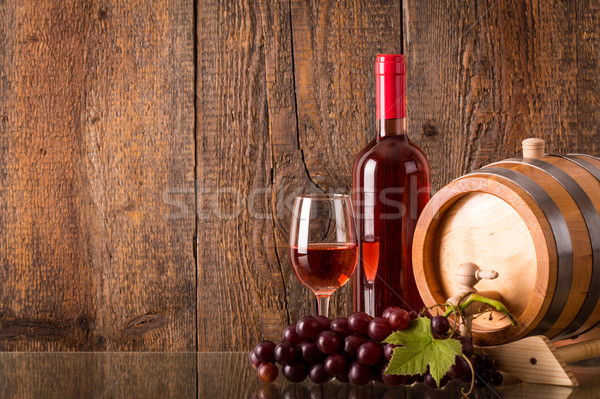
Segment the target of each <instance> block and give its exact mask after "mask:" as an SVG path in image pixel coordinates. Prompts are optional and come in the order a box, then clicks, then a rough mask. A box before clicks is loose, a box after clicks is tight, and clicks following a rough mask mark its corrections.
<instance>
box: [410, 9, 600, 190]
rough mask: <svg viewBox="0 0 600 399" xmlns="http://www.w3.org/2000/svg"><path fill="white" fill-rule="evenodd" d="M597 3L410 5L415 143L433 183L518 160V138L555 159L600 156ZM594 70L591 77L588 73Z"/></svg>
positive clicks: (412, 126) (438, 184) (598, 25)
mask: <svg viewBox="0 0 600 399" xmlns="http://www.w3.org/2000/svg"><path fill="white" fill-rule="evenodd" d="M599 8H600V7H599V5H598V4H597V3H596V2H591V1H590V2H587V4H586V3H584V2H572V3H569V2H567V3H564V2H558V1H552V2H543V3H538V2H535V1H507V0H499V1H495V0H492V1H466V2H460V3H456V2H453V1H409V2H407V4H406V7H405V18H404V20H405V24H404V29H405V42H406V45H405V53H406V57H407V63H408V64H407V75H408V82H409V83H408V85H407V98H408V113H409V115H410V118H409V126H410V131H411V135H412V137H413V138H414V139H415V141H416V142H417V143H418V144H419V145H421V146H422V148H423V149H424V150H425V152H426V153H427V155H428V156H429V158H430V159H431V160H433V161H432V168H431V170H432V182H433V186H434V187H435V188H440V187H442V186H443V185H444V184H446V183H448V182H449V181H450V180H451V179H453V178H456V177H458V176H460V175H462V174H465V173H468V172H469V171H471V170H473V169H476V168H478V167H481V166H483V165H485V164H487V163H490V162H493V161H496V160H500V159H503V158H507V157H512V156H515V155H516V154H517V153H518V151H519V150H520V143H521V141H522V139H524V138H527V137H540V138H543V139H545V140H546V143H547V150H548V151H549V152H558V153H566V152H582V153H588V154H595V155H600V135H599V134H598V133H599V130H598V121H600V107H598V104H599V103H600V90H599V89H598V85H597V84H595V83H594V82H593V79H594V78H592V76H593V75H594V74H597V71H598V69H597V68H598V67H599V63H598V61H599V55H598V52H597V51H595V50H597V49H598V46H599V44H600V41H599V39H600V37H599V35H600V32H599V29H600V24H599V18H600V10H599ZM592 71H595V72H592Z"/></svg>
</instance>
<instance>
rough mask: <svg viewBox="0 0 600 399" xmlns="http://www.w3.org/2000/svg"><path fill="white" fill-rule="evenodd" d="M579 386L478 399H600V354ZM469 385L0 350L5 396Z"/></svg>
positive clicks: (515, 384) (196, 359)
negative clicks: (288, 377) (267, 377)
mask: <svg viewBox="0 0 600 399" xmlns="http://www.w3.org/2000/svg"><path fill="white" fill-rule="evenodd" d="M572 369H573V371H574V374H575V375H576V376H577V377H578V378H579V380H580V381H581V385H580V386H579V387H576V388H568V387H553V386H549V385H535V384H526V383H521V382H520V381H518V380H516V379H515V378H510V377H507V378H506V381H505V383H504V384H503V385H502V386H500V387H497V388H495V390H492V389H491V388H490V389H486V388H482V389H476V390H475V391H474V392H473V393H472V394H471V397H472V398H528V399H529V398H553V399H559V398H600V359H593V360H588V361H586V362H585V363H582V364H580V365H579V366H578V367H572ZM463 386H464V387H465V388H468V387H467V385H466V384H462V385H461V384H458V383H457V382H451V383H450V384H449V385H448V386H446V387H445V388H444V389H439V390H433V389H429V388H427V387H426V386H425V385H424V384H415V385H413V386H410V387H407V386H401V387H396V388H388V387H386V386H384V385H382V384H379V383H372V384H370V385H368V386H365V387H355V386H352V385H350V384H341V383H338V382H336V381H335V380H333V381H330V382H329V383H327V384H324V385H314V384H312V383H311V382H310V381H308V380H307V381H305V382H304V383H302V384H291V383H289V382H287V381H285V380H284V379H283V378H282V377H281V375H280V376H279V377H278V379H277V380H276V381H275V382H274V383H272V384H263V383H261V382H260V381H259V380H258V378H257V377H256V371H255V370H254V369H253V368H252V367H251V366H250V365H249V363H248V357H247V353H243V352H211V353H153V352H150V353H148V352H146V353H140V352H136V353H127V352H125V353H124V352H111V353H107V352H95V353H91V352H76V353H64V352H59V353H57V352H52V353H19V352H4V353H0V397H2V398H96V399H100V398H210V399H220V398H261V399H267V398H290V399H291V398H307V399H316V398H335V399H346V398H385V399H391V398H460V397H461V395H460V388H461V387H463Z"/></svg>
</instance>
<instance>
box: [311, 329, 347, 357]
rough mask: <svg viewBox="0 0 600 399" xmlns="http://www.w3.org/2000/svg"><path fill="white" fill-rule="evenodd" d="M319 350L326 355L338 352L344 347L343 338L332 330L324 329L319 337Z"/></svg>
mask: <svg viewBox="0 0 600 399" xmlns="http://www.w3.org/2000/svg"><path fill="white" fill-rule="evenodd" d="M317 345H318V347H319V350H320V351H321V352H323V353H325V354H326V355H331V354H332V353H337V352H339V351H340V349H341V348H342V340H341V339H340V337H338V336H337V334H336V333H334V332H333V331H331V330H327V331H323V332H322V333H320V334H319V336H318V337H317Z"/></svg>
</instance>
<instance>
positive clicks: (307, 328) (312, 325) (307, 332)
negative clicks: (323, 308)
mask: <svg viewBox="0 0 600 399" xmlns="http://www.w3.org/2000/svg"><path fill="white" fill-rule="evenodd" d="M296 332H297V333H298V336H299V337H300V338H302V339H304V340H307V341H313V340H314V339H315V338H317V335H319V322H318V321H317V320H316V319H315V318H314V317H311V316H305V317H303V318H301V319H300V320H298V323H296Z"/></svg>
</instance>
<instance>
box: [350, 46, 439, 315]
mask: <svg viewBox="0 0 600 399" xmlns="http://www.w3.org/2000/svg"><path fill="white" fill-rule="evenodd" d="M405 76H406V66H405V63H404V56H402V55H394V54H389V55H378V56H377V60H376V63H375V77H376V104H377V110H376V117H377V121H376V127H377V137H375V139H374V140H373V141H371V142H370V143H369V144H367V146H366V147H365V148H364V149H363V150H362V151H361V152H360V153H359V154H358V156H357V157H356V161H355V163H354V172H353V200H354V210H355V218H356V226H357V238H358V243H359V259H358V265H357V267H356V272H355V273H354V311H355V312H357V311H364V312H367V313H369V314H370V315H371V316H379V315H381V314H382V313H383V310H384V309H385V308H386V307H388V306H400V307H403V308H404V309H407V310H415V311H417V312H418V311H420V310H421V308H422V307H423V306H424V305H423V302H422V300H421V297H420V295H419V292H418V290H417V287H416V284H415V280H414V276H413V272H412V258H411V252H412V251H411V249H412V239H413V234H414V229H415V225H416V223H417V219H418V217H419V215H420V214H421V211H422V210H423V208H424V207H425V204H426V203H427V201H428V200H429V196H430V191H431V185H430V171H429V162H428V161H427V158H426V157H425V155H424V154H423V152H422V151H421V150H420V149H419V148H418V147H417V146H416V145H415V144H414V143H412V142H411V141H410V140H409V138H408V136H407V132H406V98H405V94H406V78H405Z"/></svg>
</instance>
